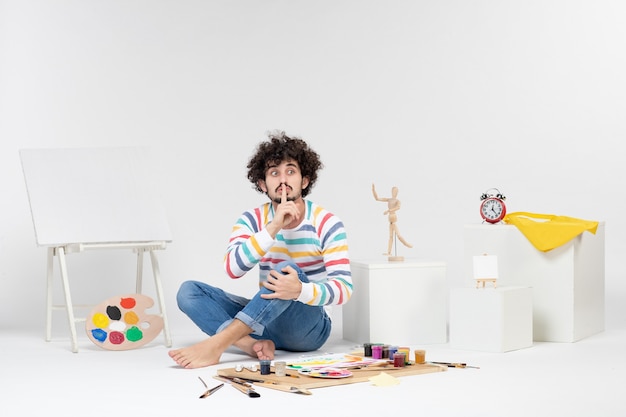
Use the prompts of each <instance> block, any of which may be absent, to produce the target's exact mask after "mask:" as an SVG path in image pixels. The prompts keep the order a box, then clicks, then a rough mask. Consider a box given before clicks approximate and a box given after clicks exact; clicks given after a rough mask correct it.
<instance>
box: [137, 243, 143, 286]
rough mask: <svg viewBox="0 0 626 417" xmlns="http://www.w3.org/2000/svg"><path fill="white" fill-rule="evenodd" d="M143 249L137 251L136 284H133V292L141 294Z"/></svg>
mask: <svg viewBox="0 0 626 417" xmlns="http://www.w3.org/2000/svg"><path fill="white" fill-rule="evenodd" d="M143 253H144V250H143V249H138V250H137V282H136V283H135V292H136V293H137V294H141V289H142V287H143V285H142V279H143Z"/></svg>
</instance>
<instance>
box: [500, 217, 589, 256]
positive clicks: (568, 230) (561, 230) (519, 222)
mask: <svg viewBox="0 0 626 417" xmlns="http://www.w3.org/2000/svg"><path fill="white" fill-rule="evenodd" d="M503 220H504V222H505V223H508V224H512V225H515V226H517V228H518V229H519V231H520V232H522V234H523V235H524V236H526V238H527V239H528V240H529V241H530V243H532V244H533V246H534V247H535V248H537V249H539V250H540V251H542V252H548V251H550V250H552V249H554V248H557V247H559V246H561V245H564V244H566V243H567V242H569V241H570V240H572V239H573V238H575V237H576V236H578V235H579V234H581V233H583V232H584V231H587V232H589V233H593V234H594V235H595V234H596V230H597V229H598V222H597V221H591V220H582V219H576V218H573V217H567V216H557V215H554V214H538V213H527V212H523V211H518V212H515V213H509V214H507V215H506V216H504V219H503Z"/></svg>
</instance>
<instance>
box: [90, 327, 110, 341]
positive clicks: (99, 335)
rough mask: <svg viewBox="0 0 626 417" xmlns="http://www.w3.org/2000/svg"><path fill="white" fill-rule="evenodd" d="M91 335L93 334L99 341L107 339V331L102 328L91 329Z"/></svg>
mask: <svg viewBox="0 0 626 417" xmlns="http://www.w3.org/2000/svg"><path fill="white" fill-rule="evenodd" d="M91 335H92V336H93V338H94V339H96V340H97V341H98V342H104V341H105V340H107V332H105V331H104V330H102V329H93V330H92V331H91Z"/></svg>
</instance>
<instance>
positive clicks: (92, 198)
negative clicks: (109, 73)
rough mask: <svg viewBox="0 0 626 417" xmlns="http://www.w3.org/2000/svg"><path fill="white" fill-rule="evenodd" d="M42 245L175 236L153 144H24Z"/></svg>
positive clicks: (26, 174)
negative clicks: (153, 169)
mask: <svg viewBox="0 0 626 417" xmlns="http://www.w3.org/2000/svg"><path fill="white" fill-rule="evenodd" d="M20 158H21V162H22V169H23V172H24V179H25V181H26V188H27V192H28V198H29V202H30V208H31V214H32V219H33V224H34V228H35V235H36V240H37V244H38V245H39V246H59V245H64V244H70V243H119V242H124V243H128V242H148V241H168V242H169V241H171V233H170V228H169V224H168V221H167V216H166V213H165V210H164V208H163V206H162V203H161V202H160V199H159V198H158V196H157V193H156V189H155V184H153V182H152V180H151V176H150V171H149V167H150V165H149V163H148V162H149V161H148V149H146V148H135V147H110V148H69V149H23V150H20Z"/></svg>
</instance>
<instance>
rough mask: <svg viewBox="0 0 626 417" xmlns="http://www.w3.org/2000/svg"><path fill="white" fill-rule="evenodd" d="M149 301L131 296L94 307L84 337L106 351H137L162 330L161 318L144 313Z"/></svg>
mask: <svg viewBox="0 0 626 417" xmlns="http://www.w3.org/2000/svg"><path fill="white" fill-rule="evenodd" d="M153 305H154V301H153V300H152V298H150V297H148V296H146V295H143V294H130V295H122V296H117V297H112V298H109V299H107V300H105V301H103V302H102V303H100V304H98V305H97V306H96V307H94V308H93V310H92V311H91V313H90V314H89V316H87V320H86V322H85V330H86V332H87V336H88V337H89V339H91V341H92V342H93V343H94V344H95V345H96V346H100V347H101V348H103V349H109V350H128V349H136V348H138V347H141V346H143V345H145V344H146V343H149V342H151V341H152V340H153V339H154V338H155V337H156V336H157V335H158V334H159V333H160V332H161V330H163V318H162V317H161V316H160V315H155V314H146V313H145V310H146V309H148V308H150V307H152V306H153Z"/></svg>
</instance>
